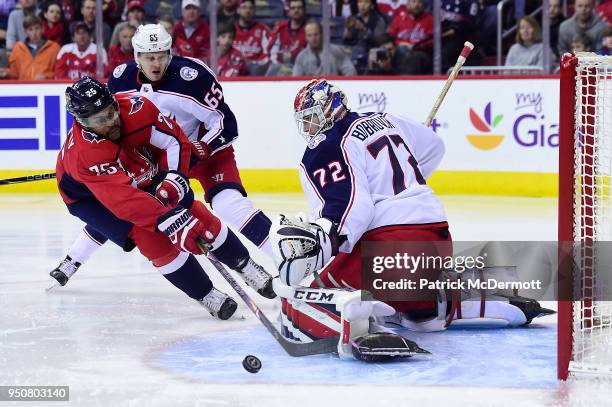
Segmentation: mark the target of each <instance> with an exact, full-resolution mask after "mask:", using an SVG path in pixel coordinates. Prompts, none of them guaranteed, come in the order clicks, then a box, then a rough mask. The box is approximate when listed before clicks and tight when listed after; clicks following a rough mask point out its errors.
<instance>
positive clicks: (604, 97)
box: [557, 53, 612, 380]
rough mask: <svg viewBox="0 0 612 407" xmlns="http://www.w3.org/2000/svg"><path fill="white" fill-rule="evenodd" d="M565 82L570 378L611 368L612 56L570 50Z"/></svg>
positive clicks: (562, 358)
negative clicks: (606, 258)
mask: <svg viewBox="0 0 612 407" xmlns="http://www.w3.org/2000/svg"><path fill="white" fill-rule="evenodd" d="M560 87H561V88H560V116H559V136H560V139H559V229H558V233H559V236H558V238H559V247H560V249H559V253H560V256H561V255H562V252H563V249H562V247H563V246H564V245H563V242H572V243H570V246H569V247H570V250H569V251H566V253H569V254H570V255H571V260H572V261H570V262H566V263H565V265H564V266H562V259H561V257H560V259H559V272H560V275H559V300H560V301H559V313H558V359H557V372H558V377H559V379H562V380H565V379H567V378H568V376H575V375H576V376H577V375H583V374H587V373H588V374H595V375H601V376H608V375H612V327H611V317H612V302H610V301H609V300H611V299H612V298H610V296H609V294H607V293H609V292H610V289H609V287H608V288H606V285H609V282H610V280H612V279H611V278H610V275H612V262H610V261H607V262H606V264H602V263H603V260H602V255H604V254H605V255H608V254H607V253H602V252H603V251H604V250H598V249H599V248H602V247H603V246H601V245H599V244H600V243H601V242H607V241H610V240H612V238H611V237H612V217H611V216H612V201H611V200H612V195H611V193H610V187H611V185H610V182H611V179H612V170H611V167H612V57H606V56H599V55H595V54H592V53H578V54H577V55H576V56H574V55H571V54H565V55H563V57H562V58H561V81H560ZM573 242H577V244H574V243H573ZM572 246H573V247H572ZM565 247H568V246H567V244H566V245H565ZM564 267H565V269H564ZM565 272H567V274H564V273H565ZM564 276H566V277H569V278H564Z"/></svg>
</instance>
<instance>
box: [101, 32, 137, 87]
mask: <svg viewBox="0 0 612 407" xmlns="http://www.w3.org/2000/svg"><path fill="white" fill-rule="evenodd" d="M135 32H136V28H134V26H132V25H130V24H126V25H124V26H123V27H122V28H121V30H119V33H118V34H117V37H118V38H119V42H118V43H117V44H115V45H113V46H111V47H110V49H109V50H108V67H107V70H106V73H105V75H104V76H106V77H108V75H110V73H111V72H112V71H113V69H115V67H117V66H119V65H121V64H125V63H128V62H130V61H133V60H134V47H132V37H133V36H134V33H135Z"/></svg>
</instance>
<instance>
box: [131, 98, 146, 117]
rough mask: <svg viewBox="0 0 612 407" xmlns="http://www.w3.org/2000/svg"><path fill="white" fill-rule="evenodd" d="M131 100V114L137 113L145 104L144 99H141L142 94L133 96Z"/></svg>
mask: <svg viewBox="0 0 612 407" xmlns="http://www.w3.org/2000/svg"><path fill="white" fill-rule="evenodd" d="M130 102H131V103H132V106H131V107H130V113H129V114H134V113H137V112H138V111H139V110H140V109H142V107H143V106H144V101H143V100H142V99H141V97H140V96H134V97H131V98H130Z"/></svg>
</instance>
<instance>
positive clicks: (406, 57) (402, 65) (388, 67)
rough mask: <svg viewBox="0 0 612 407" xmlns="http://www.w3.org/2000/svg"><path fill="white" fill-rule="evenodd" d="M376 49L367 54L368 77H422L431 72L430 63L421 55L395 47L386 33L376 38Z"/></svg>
mask: <svg viewBox="0 0 612 407" xmlns="http://www.w3.org/2000/svg"><path fill="white" fill-rule="evenodd" d="M377 43H378V48H372V49H371V50H370V52H369V53H368V70H367V72H366V73H367V74H368V75H422V74H425V73H429V72H430V71H431V61H430V59H429V58H428V57H427V56H426V55H425V54H423V53H413V52H411V51H409V50H407V49H406V48H402V47H398V46H397V45H395V41H394V39H393V37H392V36H391V35H389V34H387V33H385V34H382V35H381V36H380V37H378V38H377Z"/></svg>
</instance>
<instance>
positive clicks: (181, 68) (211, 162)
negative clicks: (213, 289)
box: [51, 24, 273, 296]
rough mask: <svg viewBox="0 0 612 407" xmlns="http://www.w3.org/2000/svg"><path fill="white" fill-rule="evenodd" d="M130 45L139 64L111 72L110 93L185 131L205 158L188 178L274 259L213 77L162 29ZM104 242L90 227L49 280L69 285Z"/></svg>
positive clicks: (258, 273)
mask: <svg viewBox="0 0 612 407" xmlns="http://www.w3.org/2000/svg"><path fill="white" fill-rule="evenodd" d="M132 45H133V47H134V59H135V61H133V62H129V63H127V64H122V65H119V66H117V67H116V68H115V69H114V70H113V73H112V75H111V76H110V78H109V82H108V86H109V88H110V90H111V92H112V93H115V94H121V93H130V94H131V93H138V94H141V95H144V96H145V97H147V98H148V99H149V100H151V101H152V102H153V103H154V104H155V105H156V106H157V108H158V109H159V110H160V111H161V112H162V113H163V114H164V115H165V116H167V117H171V118H172V119H174V120H175V121H176V122H177V123H178V124H179V125H180V126H181V128H182V129H183V131H184V132H185V134H186V135H187V136H188V137H189V139H190V140H191V141H192V142H193V143H194V145H195V146H196V148H198V150H199V152H200V156H201V157H203V158H202V159H201V160H200V161H199V162H198V163H195V164H194V165H193V166H192V167H191V170H190V173H189V174H188V175H189V178H195V179H197V180H198V181H199V182H200V183H201V184H202V187H203V188H204V191H205V195H204V198H205V200H206V202H208V203H209V204H210V205H211V207H212V209H213V211H214V212H215V213H216V214H217V216H219V218H221V219H222V220H223V222H224V223H226V224H229V225H230V226H232V227H234V228H235V229H237V230H239V231H240V232H241V233H242V234H243V235H244V236H245V237H246V238H247V239H249V240H250V241H251V242H253V243H254V244H255V245H256V246H258V247H260V248H261V249H262V250H263V251H264V252H266V253H268V254H271V251H270V245H269V242H268V233H269V230H270V225H271V221H270V220H269V218H268V217H267V216H266V215H265V214H264V213H263V212H261V211H260V210H258V209H256V208H254V207H253V204H252V202H251V201H250V200H249V199H248V198H247V193H246V191H245V189H244V187H243V186H242V182H241V180H240V174H239V172H238V168H237V165H236V161H235V158H234V150H233V147H232V143H233V142H234V140H236V138H237V137H238V127H237V123H236V118H235V116H234V114H233V113H232V111H231V110H230V108H229V107H228V105H227V104H226V103H225V99H224V95H223V90H222V88H221V85H220V84H219V82H217V79H216V77H215V75H214V74H213V73H212V71H211V70H210V69H209V68H208V67H207V66H206V65H205V64H204V63H203V62H201V61H199V60H196V59H193V58H184V57H179V56H172V54H171V48H172V37H171V36H170V35H169V34H168V33H167V32H166V30H165V29H164V28H163V26H162V25H160V24H147V25H141V26H140V27H138V29H137V31H136V33H135V34H134V37H133V38H132ZM143 125H145V124H143ZM175 195H176V194H175ZM176 200H177V196H169V197H168V201H169V202H171V203H174V204H175V203H176V202H173V201H176ZM106 240H108V239H107V237H106V236H104V235H103V234H101V233H99V232H98V231H97V230H95V228H93V227H91V226H90V225H88V226H86V227H85V228H84V230H83V232H82V233H81V235H80V236H79V237H78V238H77V240H76V241H75V243H74V244H73V245H72V247H71V249H70V250H69V252H68V256H66V258H65V259H64V260H63V261H62V263H61V264H60V265H59V266H58V267H57V268H56V269H55V270H53V271H52V272H51V276H52V277H54V278H55V279H56V280H58V282H59V283H60V284H61V285H64V284H66V282H67V281H68V278H69V277H70V276H71V275H72V274H74V272H75V271H76V270H77V269H78V267H80V266H81V265H82V264H83V262H85V261H86V260H87V259H88V258H89V257H90V256H91V254H92V253H93V252H94V251H95V250H97V248H98V247H100V245H102V244H103V243H104V242H105V241H106ZM256 268H257V269H256V270H255V269H253V270H251V271H252V273H250V274H252V275H251V276H250V277H251V280H252V281H251V283H252V286H253V287H254V288H255V289H256V290H258V291H259V292H260V293H262V292H264V293H265V295H266V296H270V295H272V294H273V293H272V292H271V289H272V286H271V279H272V277H271V276H270V275H269V274H268V273H266V272H265V270H263V268H261V267H260V266H257V267H256Z"/></svg>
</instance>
